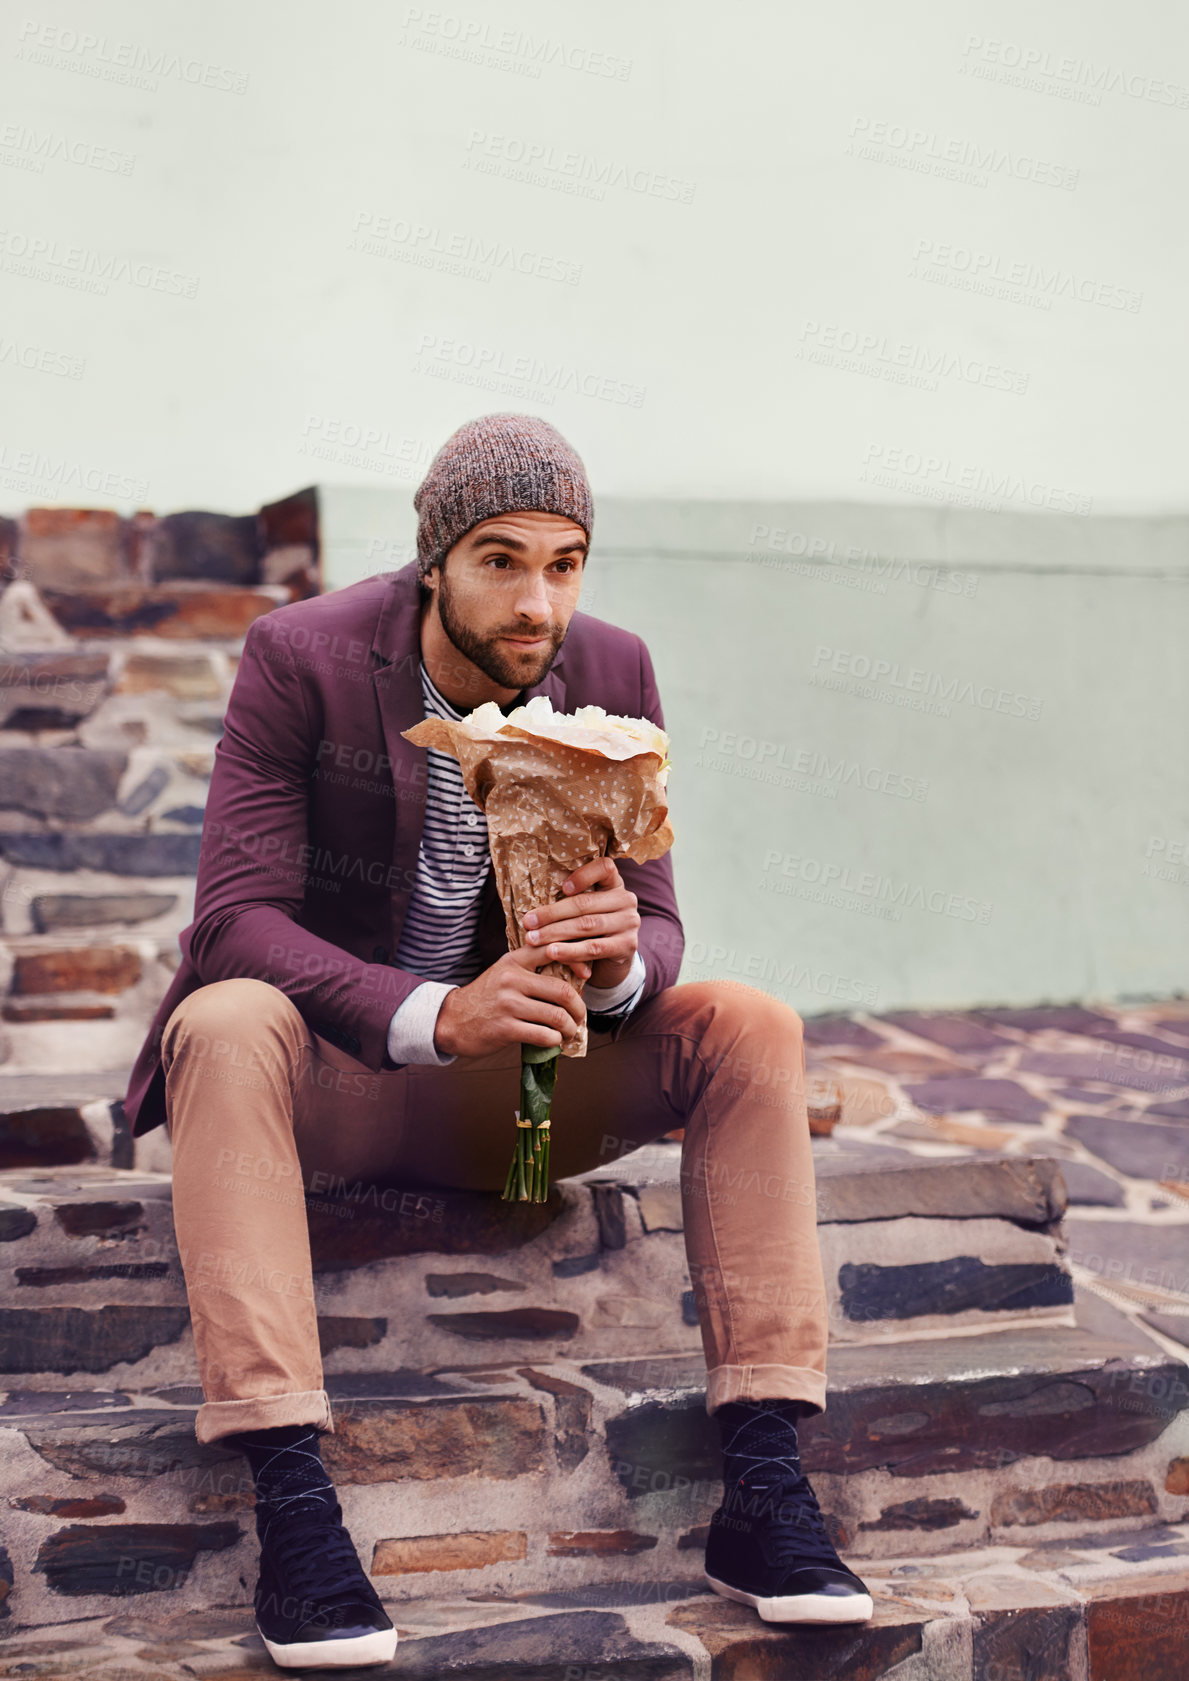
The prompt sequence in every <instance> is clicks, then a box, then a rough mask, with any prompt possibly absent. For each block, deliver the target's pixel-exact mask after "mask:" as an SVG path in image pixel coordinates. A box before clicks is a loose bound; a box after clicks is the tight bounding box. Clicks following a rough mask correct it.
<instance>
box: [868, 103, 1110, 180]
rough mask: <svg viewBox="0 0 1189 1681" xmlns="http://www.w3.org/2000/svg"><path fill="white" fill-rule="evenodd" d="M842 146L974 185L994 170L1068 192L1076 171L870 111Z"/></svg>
mask: <svg viewBox="0 0 1189 1681" xmlns="http://www.w3.org/2000/svg"><path fill="white" fill-rule="evenodd" d="M847 151H848V153H850V155H851V156H853V157H859V158H865V159H868V160H870V161H871V162H875V163H890V164H893V165H895V166H896V167H897V168H902V169H910V170H914V171H916V172H917V173H920V174H930V175H941V176H943V177H944V178H946V179H947V180H955V181H963V182H965V183H967V184H968V185H970V186H973V187H985V186H987V184H988V183H989V181H990V180H991V177H992V176H994V175H998V176H1002V177H1005V178H1007V179H1008V180H1013V181H1029V182H1031V183H1032V184H1033V186H1038V187H1060V188H1061V189H1062V190H1063V191H1064V192H1073V190H1074V188H1075V187H1076V186H1077V184H1078V171H1077V170H1076V169H1070V168H1069V166H1068V165H1067V164H1060V163H1053V162H1051V161H1049V160H1048V159H1046V158H1035V157H1033V156H1032V155H1031V154H1030V153H1028V152H1015V151H1013V150H1012V149H1011V148H1010V147H1008V146H997V145H994V144H990V145H988V144H983V143H980V142H979V141H977V140H963V139H959V138H956V137H954V136H946V135H941V134H938V133H936V131H934V130H932V129H927V128H916V127H911V126H910V125H909V124H907V123H889V122H885V121H882V120H881V119H879V118H875V117H856V118H855V119H854V121H853V122H852V124H851V129H850V145H849V146H848V147H847Z"/></svg>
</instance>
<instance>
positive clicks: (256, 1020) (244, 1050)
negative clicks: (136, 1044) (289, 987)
mask: <svg viewBox="0 0 1189 1681" xmlns="http://www.w3.org/2000/svg"><path fill="white" fill-rule="evenodd" d="M300 1025H301V1016H300V1014H299V1012H298V1009H297V1006H296V1005H295V1004H293V1003H292V1002H291V1001H290V1000H289V999H288V998H287V997H286V996H285V994H284V993H283V992H282V991H281V990H280V988H279V987H275V986H269V984H268V983H267V981H258V980H252V979H250V978H248V977H246V976H245V977H243V978H240V979H236V980H231V981H213V982H212V983H211V984H210V985H209V986H200V987H199V988H198V990H197V991H196V992H192V993H191V994H190V995H189V997H188V998H183V999H182V1001H181V1003H180V1004H179V1005H178V1007H177V1009H176V1010H175V1011H174V1012H173V1014H172V1015H171V1016H170V1018H169V1020H168V1022H166V1024H165V1033H164V1036H163V1039H162V1050H163V1052H164V1057H165V1062H166V1066H168V1065H169V1063H170V1062H172V1060H173V1058H174V1057H175V1056H177V1055H178V1054H179V1052H191V1053H196V1054H197V1055H199V1056H206V1055H211V1056H220V1057H229V1056H235V1055H236V1054H237V1053H238V1054H239V1055H240V1056H247V1055H248V1054H249V1052H250V1051H252V1050H255V1049H258V1048H259V1047H260V1046H262V1045H263V1044H265V1043H267V1042H269V1041H270V1040H274V1039H275V1038H277V1037H278V1036H280V1037H282V1038H290V1037H292V1035H293V1032H294V1029H295V1028H300Z"/></svg>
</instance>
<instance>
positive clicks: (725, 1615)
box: [0, 1527, 1189, 1681]
mask: <svg viewBox="0 0 1189 1681" xmlns="http://www.w3.org/2000/svg"><path fill="white" fill-rule="evenodd" d="M1187 1547H1189V1541H1186V1538H1185V1530H1184V1528H1183V1527H1182V1528H1161V1529H1155V1530H1150V1531H1143V1532H1138V1533H1136V1534H1134V1535H1126V1536H1120V1535H1113V1536H1102V1535H1098V1536H1096V1535H1093V1534H1088V1533H1084V1532H1083V1533H1079V1534H1075V1535H1073V1536H1071V1537H1069V1538H1067V1539H1066V1540H1064V1541H1062V1542H1061V1543H1060V1544H1059V1545H1057V1546H1055V1547H1052V1548H1050V1549H1047V1550H1046V1549H1045V1548H1043V1547H1036V1548H1025V1547H1022V1546H1019V1545H1015V1546H999V1547H985V1548H982V1549H979V1550H973V1549H967V1550H962V1551H958V1552H950V1553H945V1554H943V1555H940V1556H936V1557H930V1558H919V1559H915V1560H913V1561H911V1562H900V1561H896V1560H893V1559H889V1560H887V1561H886V1562H884V1563H882V1564H881V1565H880V1566H879V1567H878V1568H877V1569H875V1570H868V1572H867V1580H868V1585H869V1586H870V1587H871V1589H872V1594H873V1597H874V1599H875V1616H874V1617H873V1619H872V1621H871V1622H870V1623H867V1624H864V1625H861V1626H858V1627H844V1628H836V1629H830V1628H806V1627H800V1628H780V1627H775V1626H770V1625H765V1624H764V1623H762V1622H761V1621H760V1620H759V1618H758V1617H756V1616H755V1614H754V1613H753V1612H751V1611H749V1610H747V1609H746V1608H745V1607H743V1606H739V1605H732V1604H730V1603H728V1602H727V1601H725V1600H722V1599H719V1598H717V1597H716V1596H715V1595H713V1594H710V1593H709V1592H707V1590H706V1588H705V1584H704V1583H703V1582H702V1581H701V1580H700V1577H699V1573H698V1571H697V1570H695V1569H693V1568H692V1567H691V1566H692V1557H691V1561H690V1562H688V1563H687V1566H686V1568H685V1569H684V1570H683V1571H681V1572H680V1573H679V1574H677V1575H675V1576H672V1577H668V1576H665V1575H663V1574H662V1573H660V1572H659V1571H658V1570H657V1567H656V1564H655V1562H654V1560H653V1559H652V1557H651V1555H648V1554H646V1555H644V1556H643V1557H642V1558H638V1559H636V1560H635V1561H634V1562H624V1563H621V1564H620V1567H619V1575H618V1577H617V1578H615V1579H608V1580H606V1581H601V1582H598V1583H584V1582H583V1583H578V1584H575V1585H567V1586H561V1585H555V1584H554V1583H552V1582H550V1581H549V1580H548V1579H547V1578H545V1577H542V1579H541V1581H540V1582H538V1583H537V1584H535V1585H534V1586H533V1587H531V1588H526V1589H518V1590H515V1591H507V1590H504V1589H501V1588H500V1587H499V1586H498V1585H497V1584H496V1583H495V1582H494V1581H493V1582H492V1583H491V1584H489V1585H488V1586H486V1587H485V1588H483V1589H480V1590H479V1591H477V1592H474V1593H461V1592H451V1591H450V1590H449V1589H445V1590H443V1589H442V1588H441V1586H440V1585H438V1587H437V1591H436V1592H431V1591H430V1589H431V1587H432V1586H433V1584H429V1583H427V1584H424V1585H423V1588H422V1592H421V1594H420V1595H418V1596H417V1597H407V1598H406V1597H395V1596H393V1597H390V1595H391V1594H392V1590H393V1588H394V1586H395V1585H396V1584H397V1582H398V1580H399V1579H398V1578H394V1577H393V1576H391V1575H388V1574H385V1575H377V1577H376V1585H377V1587H378V1589H379V1590H380V1593H381V1595H382V1597H384V1598H385V1599H386V1600H388V1602H389V1609H390V1611H391V1612H392V1614H393V1620H394V1622H395V1623H396V1625H397V1628H398V1630H399V1641H400V1643H399V1645H398V1647H397V1655H396V1658H395V1660H394V1662H393V1663H392V1664H391V1665H389V1666H387V1667H385V1668H381V1669H376V1670H370V1671H368V1672H367V1673H369V1674H375V1675H387V1674H392V1675H398V1674H399V1675H401V1676H405V1677H408V1678H409V1681H440V1678H441V1677H443V1676H446V1675H450V1676H457V1677H459V1678H460V1681H467V1678H471V1681H497V1678H507V1677H513V1676H514V1677H516V1681H714V1678H717V1681H785V1678H787V1677H792V1676H796V1677H797V1681H839V1678H841V1677H844V1676H845V1677H848V1678H849V1681H875V1678H877V1677H880V1676H885V1675H886V1676H889V1677H890V1676H892V1675H894V1676H895V1678H896V1681H1025V1678H1026V1681H1181V1678H1182V1677H1183V1676H1184V1673H1185V1663H1184V1656H1185V1624H1186V1618H1187V1617H1189V1581H1187V1578H1186V1572H1185V1567H1184V1552H1185V1549H1186V1548H1187ZM131 1556H132V1555H129V1557H131ZM181 1556H182V1555H178V1558H177V1559H176V1560H175V1561H174V1562H171V1563H169V1564H164V1565H160V1566H157V1567H156V1568H157V1569H158V1570H160V1571H164V1572H166V1573H172V1574H173V1575H175V1576H177V1575H178V1574H180V1573H183V1572H184V1571H185V1569H186V1568H187V1567H186V1566H185V1565H184V1564H183V1563H182V1562H181ZM185 1556H186V1557H190V1556H193V1555H192V1554H187V1555H185ZM210 1557H211V1554H210V1553H205V1554H202V1555H200V1556H199V1557H198V1560H197V1564H196V1565H195V1567H194V1568H195V1572H196V1573H201V1571H202V1569H203V1567H204V1566H205V1564H206V1562H207V1560H208V1559H209V1558H210ZM129 1578H130V1586H129V1593H130V1594H137V1595H140V1596H141V1597H138V1598H134V1599H127V1598H126V1599H124V1600H123V1601H121V1602H120V1604H119V1605H113V1606H112V1607H111V1608H110V1609H107V1610H104V1611H102V1612H97V1613H96V1612H92V1613H90V1614H89V1615H88V1614H86V1613H84V1615H83V1617H82V1618H81V1620H70V1621H67V1620H65V1615H64V1614H73V1617H74V1618H77V1617H78V1613H79V1610H80V1609H81V1606H80V1605H79V1603H78V1602H77V1601H76V1602H74V1603H73V1604H72V1603H71V1602H70V1601H69V1600H63V1601H60V1602H59V1604H58V1606H57V1610H58V1612H59V1616H60V1618H62V1620H60V1621H59V1622H57V1623H56V1624H55V1625H50V1626H41V1627H38V1626H30V1625H28V1624H27V1623H25V1622H24V1620H23V1619H22V1621H21V1624H20V1625H19V1626H18V1627H17V1628H15V1629H14V1630H13V1632H12V1633H11V1634H9V1635H8V1636H7V1637H6V1638H5V1640H4V1642H3V1644H2V1645H0V1677H13V1678H14V1681H15V1678H16V1677H18V1676H19V1677H21V1678H31V1681H62V1678H63V1677H67V1676H69V1677H71V1678H72V1681H92V1678H94V1681H101V1678H107V1681H111V1678H113V1677H119V1678H120V1681H138V1678H139V1677H143V1678H144V1681H163V1678H164V1677H165V1676H166V1675H168V1676H170V1677H174V1676H182V1675H184V1676H193V1677H198V1678H200V1681H248V1678H250V1677H252V1676H256V1675H260V1676H268V1675H274V1676H275V1675H276V1674H277V1673H278V1672H277V1671H276V1670H275V1669H274V1667H273V1666H272V1663H271V1661H270V1659H269V1658H268V1655H267V1653H266V1652H265V1649H264V1645H263V1642H262V1641H261V1640H260V1637H259V1635H258V1634H257V1632H256V1629H255V1624H254V1621H253V1618H252V1614H251V1610H250V1608H249V1604H248V1603H247V1601H248V1595H247V1594H246V1593H245V1591H244V1590H243V1589H240V1591H239V1592H238V1593H237V1594H236V1596H235V1597H234V1598H233V1599H232V1600H231V1601H229V1602H228V1604H227V1606H226V1607H225V1608H220V1609H214V1610H212V1609H208V1608H206V1607H202V1608H199V1609H194V1610H186V1609H181V1608H179V1607H178V1606H177V1604H176V1599H177V1595H176V1594H175V1593H170V1592H168V1591H166V1592H161V1591H158V1592H157V1593H156V1597H154V1598H148V1597H146V1596H147V1595H149V1594H152V1593H153V1592H154V1590H153V1588H152V1587H151V1585H146V1584H145V1583H137V1582H136V1581H135V1575H134V1573H129ZM13 1609H14V1611H15V1612H16V1615H17V1617H18V1618H21V1616H22V1613H21V1603H20V1598H19V1596H18V1597H16V1598H15V1599H14V1601H13ZM318 1673H324V1672H322V1671H319V1672H318ZM351 1673H352V1674H355V1673H362V1672H356V1671H352V1672H351Z"/></svg>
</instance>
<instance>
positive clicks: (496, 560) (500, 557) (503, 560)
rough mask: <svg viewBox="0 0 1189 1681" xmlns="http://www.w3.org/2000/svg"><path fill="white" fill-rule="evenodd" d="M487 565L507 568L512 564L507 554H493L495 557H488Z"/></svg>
mask: <svg viewBox="0 0 1189 1681" xmlns="http://www.w3.org/2000/svg"><path fill="white" fill-rule="evenodd" d="M487 564H488V565H489V566H496V565H499V566H507V565H509V564H510V562H509V560H508V557H507V555H506V554H493V555H488V557H487Z"/></svg>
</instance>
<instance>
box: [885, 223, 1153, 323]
mask: <svg viewBox="0 0 1189 1681" xmlns="http://www.w3.org/2000/svg"><path fill="white" fill-rule="evenodd" d="M912 261H913V266H912V268H910V269H909V271H908V275H909V279H910V280H927V281H930V282H931V283H932V284H934V285H941V286H947V285H948V286H955V287H957V288H959V289H960V290H963V291H973V292H985V293H987V294H988V295H991V296H995V297H1007V298H1008V299H1009V301H1013V302H1026V303H1029V304H1031V305H1032V306H1033V307H1034V308H1036V309H1051V308H1052V306H1053V300H1054V299H1055V298H1063V299H1064V300H1065V301H1066V302H1068V303H1081V304H1096V305H1097V306H1098V307H1099V308H1100V309H1122V310H1126V311H1127V313H1128V314H1129V315H1138V313H1139V309H1140V305H1141V304H1142V303H1143V301H1144V295H1143V293H1142V292H1133V291H1131V290H1130V289H1129V288H1128V287H1126V286H1116V285H1115V284H1114V283H1113V282H1110V281H1106V280H1096V279H1095V278H1094V277H1093V276H1092V275H1089V274H1077V273H1075V272H1074V270H1072V269H1064V268H1060V267H1054V268H1048V267H1047V266H1046V265H1045V264H1044V263H1035V262H1030V261H1028V260H1027V259H1020V258H1005V257H1002V256H1000V255H999V254H998V253H997V252H994V251H979V250H977V249H976V248H975V247H974V246H970V245H951V244H950V243H949V242H948V241H946V240H937V239H918V240H917V242H916V245H915V246H914V247H913V253H912Z"/></svg>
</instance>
